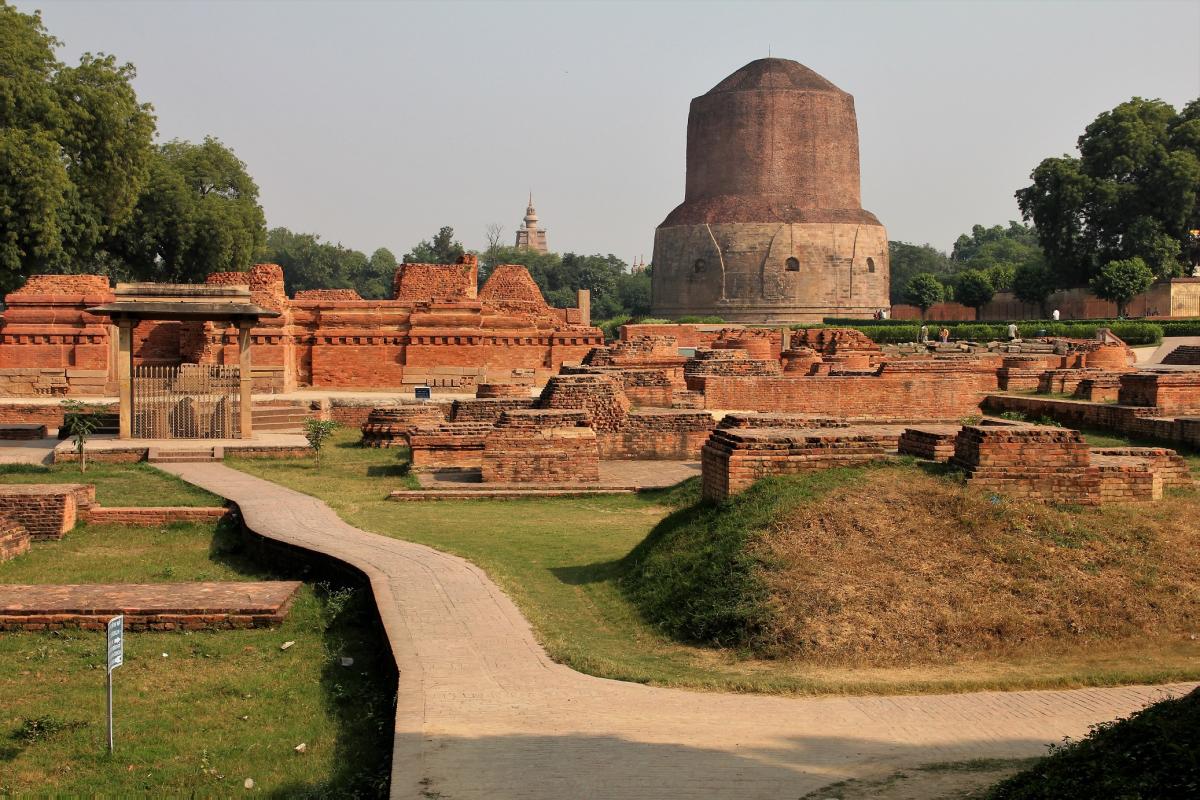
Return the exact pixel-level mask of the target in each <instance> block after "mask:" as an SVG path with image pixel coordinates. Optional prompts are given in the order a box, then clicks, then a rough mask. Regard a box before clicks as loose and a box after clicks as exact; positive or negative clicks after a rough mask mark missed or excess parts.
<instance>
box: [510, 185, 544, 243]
mask: <svg viewBox="0 0 1200 800" xmlns="http://www.w3.org/2000/svg"><path fill="white" fill-rule="evenodd" d="M517 247H528V248H529V249H530V250H536V251H537V252H539V253H545V252H546V251H547V250H549V247H548V246H547V244H546V231H545V230H544V229H542V228H539V227H538V216H537V212H536V211H534V210H533V192H530V193H529V205H528V206H526V208H525V224H524V225H522V226H521V227H520V228H517Z"/></svg>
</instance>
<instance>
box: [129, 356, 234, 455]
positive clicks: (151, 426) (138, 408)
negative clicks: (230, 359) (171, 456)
mask: <svg viewBox="0 0 1200 800" xmlns="http://www.w3.org/2000/svg"><path fill="white" fill-rule="evenodd" d="M132 388H133V436H134V438H135V439H236V438H238V437H239V436H240V435H241V424H240V420H241V414H240V413H239V412H240V410H241V393H240V389H241V375H240V371H239V369H238V367H232V366H218V365H215V364H181V365H179V366H177V367H163V366H138V367H134V368H133V387H132Z"/></svg>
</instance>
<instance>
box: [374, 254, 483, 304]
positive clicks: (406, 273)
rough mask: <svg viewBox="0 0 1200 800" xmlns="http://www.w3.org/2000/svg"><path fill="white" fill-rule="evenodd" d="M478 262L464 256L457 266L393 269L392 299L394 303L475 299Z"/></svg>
mask: <svg viewBox="0 0 1200 800" xmlns="http://www.w3.org/2000/svg"><path fill="white" fill-rule="evenodd" d="M478 276H479V261H478V259H477V258H476V257H475V256H473V255H465V256H463V257H462V258H460V259H459V260H458V263H457V264H401V265H400V266H399V267H397V268H396V275H395V278H394V280H393V283H392V296H393V297H394V298H395V299H397V300H412V301H418V302H419V301H428V300H459V299H470V298H473V297H475V295H476V287H477V286H478V285H479V277H478Z"/></svg>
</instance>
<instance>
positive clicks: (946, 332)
mask: <svg viewBox="0 0 1200 800" xmlns="http://www.w3.org/2000/svg"><path fill="white" fill-rule="evenodd" d="M938 339H939V340H941V342H942V344H945V343H946V342H948V341H950V329H949V328H946V327H943V328H942V329H941V330H940V331H938Z"/></svg>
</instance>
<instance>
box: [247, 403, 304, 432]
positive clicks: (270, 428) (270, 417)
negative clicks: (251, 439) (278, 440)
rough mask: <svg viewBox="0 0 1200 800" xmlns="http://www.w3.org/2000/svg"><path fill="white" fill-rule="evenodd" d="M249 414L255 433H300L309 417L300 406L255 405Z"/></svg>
mask: <svg viewBox="0 0 1200 800" xmlns="http://www.w3.org/2000/svg"><path fill="white" fill-rule="evenodd" d="M250 413H251V415H252V424H253V425H254V431H255V433H267V432H269V433H302V432H303V431H304V420H306V419H308V417H309V416H310V413H309V410H308V408H307V407H305V406H302V405H256V406H254V408H253V409H252V410H251V412H250Z"/></svg>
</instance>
